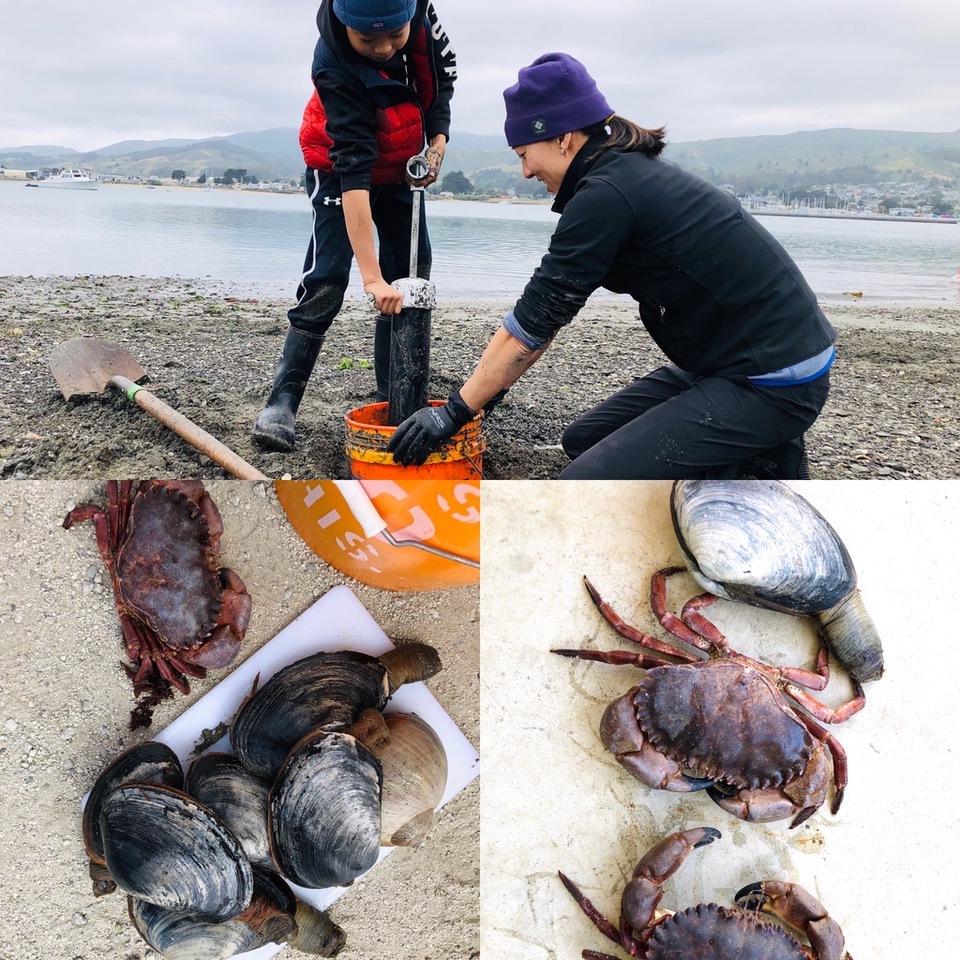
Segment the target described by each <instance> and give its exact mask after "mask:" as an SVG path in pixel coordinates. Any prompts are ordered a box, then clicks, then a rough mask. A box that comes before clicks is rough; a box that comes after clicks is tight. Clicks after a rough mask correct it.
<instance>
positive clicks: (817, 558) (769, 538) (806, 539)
mask: <svg viewBox="0 0 960 960" xmlns="http://www.w3.org/2000/svg"><path fill="white" fill-rule="evenodd" d="M670 506H671V513H672V516H673V527H674V530H675V531H676V534H677V540H678V541H679V543H680V550H681V552H682V554H683V558H684V561H685V562H686V565H687V567H688V568H689V570H690V573H691V575H692V576H693V578H694V579H695V580H696V581H697V582H698V583H699V584H700V585H701V586H702V587H703V588H704V589H705V590H707V591H709V592H710V593H712V594H715V595H716V596H718V597H723V598H725V599H727V600H736V601H740V602H743V603H750V604H753V605H754V606H758V607H767V608H770V609H772V610H779V611H781V612H783V613H789V614H793V615H797V616H810V617H813V618H814V619H816V621H817V626H818V630H819V631H820V634H821V636H822V637H823V638H824V639H825V640H826V642H827V643H828V644H829V645H830V646H831V649H832V650H833V652H834V653H835V654H836V656H837V659H838V660H840V662H841V663H842V664H843V665H844V666H845V667H846V668H847V670H849V671H850V674H851V676H852V677H853V678H854V679H855V680H859V681H866V680H875V679H877V678H878V677H879V676H880V675H881V674H882V673H883V650H882V647H881V643H880V638H879V636H878V635H877V631H876V628H875V627H874V625H873V621H872V620H871V619H870V616H869V614H868V613H867V611H866V609H865V608H864V606H863V602H862V600H861V598H860V591H859V590H858V589H857V574H856V570H855V569H854V566H853V561H852V560H851V559H850V554H849V553H848V552H847V548H846V547H845V546H844V544H843V541H842V540H841V539H840V537H839V536H838V535H837V532H836V531H835V530H834V529H833V527H832V526H831V525H830V524H829V523H828V522H827V521H826V520H825V519H824V518H823V516H822V515H821V514H820V513H819V512H818V511H817V510H816V509H815V508H814V507H813V506H812V505H811V504H810V503H808V502H807V501H806V500H804V498H803V497H801V496H800V495H799V494H798V493H795V492H794V491H793V490H792V489H791V488H790V487H788V486H787V485H786V484H784V483H780V482H779V481H775V480H773V481H770V480H678V481H677V482H676V483H675V484H674V486H673V492H672V495H671V498H670Z"/></svg>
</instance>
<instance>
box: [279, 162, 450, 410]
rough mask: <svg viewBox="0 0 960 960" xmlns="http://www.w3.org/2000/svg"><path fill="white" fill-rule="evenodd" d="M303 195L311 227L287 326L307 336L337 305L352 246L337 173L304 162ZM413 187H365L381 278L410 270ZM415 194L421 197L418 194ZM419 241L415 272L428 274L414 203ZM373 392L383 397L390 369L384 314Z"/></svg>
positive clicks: (316, 332) (320, 328)
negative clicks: (309, 208)
mask: <svg viewBox="0 0 960 960" xmlns="http://www.w3.org/2000/svg"><path fill="white" fill-rule="evenodd" d="M306 186H307V195H308V196H309V197H310V203H311V205H312V207H313V227H312V230H311V233H310V242H309V244H308V246H307V255H306V257H305V259H304V263H303V276H302V277H301V278H300V286H299V287H298V288H297V305H296V306H295V307H293V308H292V309H291V310H289V311H288V313H287V319H288V320H289V321H290V326H292V327H296V328H297V329H298V330H303V331H304V332H305V333H309V334H310V335H311V336H315V337H319V336H323V335H324V334H325V333H326V332H327V330H328V329H329V327H330V325H331V324H332V323H333V319H334V317H336V315H337V313H339V311H340V307H341V306H342V305H343V297H344V293H345V292H346V289H347V284H348V283H349V282H350V265H351V263H352V262H353V250H352V249H351V247H350V239H349V237H348V236H347V227H346V224H345V223H344V220H343V205H342V203H343V201H342V198H341V195H340V177H339V176H338V175H336V174H327V173H321V172H320V171H319V170H312V169H310V168H309V167H308V168H307V175H306ZM413 196H414V192H413V191H412V190H411V189H410V187H409V185H408V184H406V183H389V184H384V185H381V186H372V187H371V188H370V211H371V213H372V214H373V223H374V226H375V227H376V231H377V236H378V238H379V241H380V243H379V250H378V258H379V261H380V270H381V271H382V273H383V278H384V280H386V281H387V283H393V281H394V280H399V279H400V278H401V277H406V276H408V275H409V273H410V219H411V216H412V213H413ZM417 198H418V199H419V200H420V202H421V204H422V203H423V200H422V194H417ZM420 214H421V216H420V243H419V250H418V254H417V275H418V276H420V277H422V278H423V279H425V280H429V279H430V267H431V264H432V253H431V250H430V238H429V237H428V236H427V224H426V218H425V217H424V216H423V207H422V206H421V209H420ZM373 344H374V349H373V357H374V366H375V368H376V374H377V393H378V395H380V394H382V396H381V397H380V399H383V400H385V399H386V390H387V384H388V383H389V369H390V320H389V319H388V318H383V317H378V318H377V322H376V330H375V332H374V338H373Z"/></svg>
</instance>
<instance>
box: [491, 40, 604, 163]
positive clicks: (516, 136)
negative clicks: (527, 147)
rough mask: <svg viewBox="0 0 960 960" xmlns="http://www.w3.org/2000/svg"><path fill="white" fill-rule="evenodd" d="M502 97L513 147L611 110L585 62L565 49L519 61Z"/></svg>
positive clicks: (555, 134) (567, 130)
mask: <svg viewBox="0 0 960 960" xmlns="http://www.w3.org/2000/svg"><path fill="white" fill-rule="evenodd" d="M503 101H504V103H505V104H506V107H507V119H506V122H505V123H504V125H503V132H504V133H505V134H506V135H507V143H508V144H509V145H510V146H511V147H519V146H521V145H522V144H525V143H539V142H540V141H541V140H550V139H552V138H553V137H562V136H563V135H564V134H565V133H570V132H571V131H573V130H582V129H583V128H584V127H589V126H590V124H592V123H599V122H600V121H601V120H606V119H608V118H609V117H610V116H612V115H613V108H612V107H611V106H610V104H609V103H607V100H606V98H605V97H604V95H603V94H602V93H601V92H600V91H599V90H598V89H597V83H596V81H595V80H594V79H593V77H591V76H590V74H589V73H587V68H586V67H585V66H584V65H583V64H582V63H581V62H580V61H579V60H575V59H574V58H573V57H571V56H570V55H569V54H567V53H545V54H544V55H543V56H542V57H537V59H536V60H534V61H533V63H531V64H530V66H529V67H523V68H522V69H521V70H520V72H519V73H518V74H517V82H516V83H515V84H514V85H513V86H512V87H508V88H507V89H506V90H504V91H503Z"/></svg>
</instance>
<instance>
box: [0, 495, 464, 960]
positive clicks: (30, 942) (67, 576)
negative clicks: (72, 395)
mask: <svg viewBox="0 0 960 960" xmlns="http://www.w3.org/2000/svg"><path fill="white" fill-rule="evenodd" d="M207 488H208V490H209V492H210V494H211V496H212V497H213V499H214V501H215V502H216V503H217V505H218V507H219V509H220V512H221V515H222V517H223V523H224V528H225V531H224V535H223V540H222V544H223V552H222V562H223V563H224V564H225V565H227V566H229V567H231V568H233V569H234V570H236V571H237V572H238V573H239V574H240V575H241V576H242V578H243V580H244V581H245V583H246V586H247V589H248V591H249V592H250V594H251V596H252V597H253V598H254V603H253V614H252V618H251V623H250V628H249V630H248V633H247V636H246V640H245V642H244V645H243V649H242V652H241V657H240V659H239V660H238V661H237V662H238V663H239V662H241V661H242V660H245V659H246V658H247V657H249V655H250V654H252V653H253V652H255V651H256V650H258V649H259V648H260V647H261V646H262V645H263V644H264V643H265V642H267V641H268V640H269V639H271V638H272V637H273V636H274V635H275V634H276V633H277V632H278V631H279V630H281V629H282V628H283V627H285V626H286V625H287V624H288V623H290V622H291V621H292V620H294V619H295V618H296V617H297V616H298V615H300V614H301V613H302V612H303V611H304V610H306V609H307V608H308V607H309V606H310V605H311V604H312V603H313V602H314V601H315V600H316V599H318V598H320V597H323V596H324V595H325V594H326V593H327V591H329V590H330V589H331V588H333V587H335V586H337V585H340V584H345V583H348V582H349V585H350V587H351V589H352V590H353V591H354V593H355V594H356V596H357V598H358V599H359V600H360V602H361V603H362V604H363V605H364V607H366V609H367V610H368V611H369V612H370V613H371V614H372V616H373V618H374V619H375V620H376V622H377V623H378V624H379V625H380V626H381V627H382V629H383V630H384V631H385V632H386V633H387V634H388V636H390V637H392V638H395V639H396V640H397V641H398V642H402V641H403V640H410V639H419V640H423V641H426V642H427V643H430V644H432V645H434V646H435V647H436V648H437V649H438V650H439V652H440V654H441V658H442V660H443V663H444V668H443V670H442V671H441V672H440V673H439V674H438V675H437V676H436V677H435V678H433V679H432V680H430V681H429V682H428V684H427V686H428V688H429V689H430V691H431V692H432V693H433V694H434V696H436V698H437V699H438V700H439V702H440V703H441V705H442V706H443V707H444V709H445V710H446V711H447V712H448V713H449V714H450V716H451V717H452V718H453V720H454V721H455V722H456V724H457V725H458V726H459V727H460V729H461V730H462V731H463V732H464V734H465V735H466V736H467V738H468V740H469V741H470V742H471V743H472V744H473V745H474V746H475V747H479V691H478V683H479V679H478V668H479V612H478V611H479V606H478V604H479V589H478V588H477V587H460V588H457V589H454V590H449V591H445V592H427V593H418V594H409V593H391V592H387V591H384V590H378V589H375V588H372V587H365V586H363V585H361V584H358V583H356V582H355V581H348V580H347V578H346V577H344V576H342V575H341V574H339V573H337V571H335V570H333V569H332V568H331V567H329V566H327V565H326V564H325V563H323V562H322V561H321V560H320V559H319V558H318V557H317V556H316V555H314V554H313V553H312V552H311V551H310V550H309V549H308V548H307V547H306V545H305V544H304V543H303V541H302V540H301V539H300V538H299V536H297V534H296V533H295V531H294V530H293V528H292V527H291V525H290V524H289V522H288V521H287V519H286V516H285V514H284V513H283V511H282V509H281V507H280V505H279V503H278V501H277V498H276V494H275V492H274V488H273V486H272V485H265V484H262V483H243V482H239V481H214V482H210V483H208V484H207ZM88 501H95V502H98V503H103V502H104V492H103V484H102V483H101V482H98V481H88V480H75V481H71V482H66V481H62V482H53V481H51V482H36V483H35V482H25V483H20V482H17V481H8V482H5V483H4V484H3V485H2V488H0V558H2V559H3V564H2V570H0V592H2V596H3V597H4V600H3V604H2V607H0V650H2V651H3V663H4V670H3V677H2V679H0V789H2V792H3V795H4V797H5V798H6V802H5V809H6V811H7V813H6V816H5V818H4V824H3V826H2V828H0V883H2V885H3V889H4V891H5V893H4V897H5V900H6V903H7V906H8V909H7V910H5V911H4V913H3V916H2V917H0V956H2V957H3V960H145V958H156V957H157V956H158V954H156V953H154V952H153V951H152V950H150V949H149V948H148V947H147V945H146V944H145V943H144V942H143V941H141V940H140V938H139V936H138V934H137V933H136V931H135V930H134V929H133V927H132V926H131V924H130V922H129V920H128V918H127V913H126V899H125V898H124V897H123V896H121V895H120V894H114V895H112V896H109V897H104V898H102V899H99V900H96V899H94V897H93V895H92V893H91V885H90V881H89V879H88V876H87V862H86V856H85V854H84V851H83V846H82V843H81V839H80V800H81V797H83V795H84V794H85V793H86V792H87V790H89V788H90V786H91V784H92V783H93V780H94V778H95V777H96V775H97V773H98V772H99V770H100V768H101V767H102V766H103V765H104V764H105V763H107V762H108V761H110V760H112V759H113V758H114V757H115V756H116V755H117V754H118V753H119V752H120V751H121V750H122V749H124V748H125V747H127V746H130V745H132V744H134V743H137V742H140V741H141V740H145V739H149V736H150V734H149V731H144V730H139V731H136V732H132V731H130V730H129V729H128V716H129V712H130V709H131V707H132V695H131V687H130V683H129V681H128V680H127V678H126V676H125V675H124V673H123V671H122V669H121V665H120V662H121V660H122V643H121V639H120V634H119V625H118V620H117V615H116V607H115V604H114V600H113V595H112V591H111V588H110V582H109V577H108V576H107V574H106V573H105V571H104V569H103V564H102V561H101V559H100V555H99V553H98V551H97V548H96V544H95V540H94V534H93V529H92V527H91V526H90V525H89V524H82V525H80V526H77V527H74V528H73V529H71V530H64V529H62V527H61V522H62V520H63V517H64V516H65V515H66V513H67V512H68V511H69V510H70V509H71V508H72V507H73V506H75V505H77V504H80V503H85V502H88ZM225 673H226V671H211V673H210V675H209V677H208V678H207V679H206V680H203V681H195V682H194V683H193V690H192V692H191V694H190V696H187V697H183V696H177V697H176V698H175V699H174V700H172V701H166V702H164V704H163V705H162V706H161V707H160V708H159V709H158V710H157V712H156V715H155V718H154V727H153V729H155V730H158V731H159V730H161V729H163V728H164V727H165V726H166V725H167V724H168V723H170V721H171V720H173V719H174V718H175V717H178V716H179V715H180V714H181V713H182V712H183V711H184V710H185V709H187V707H189V706H190V705H192V704H193V703H195V702H196V701H197V700H198V699H199V698H200V697H202V696H203V695H204V694H205V693H206V692H208V691H209V690H210V689H211V688H212V687H213V686H214V685H215V684H216V683H217V682H218V680H219V679H221V678H222V676H224V675H225ZM478 804H479V784H478V782H477V781H474V783H473V784H471V785H470V786H469V787H468V788H467V789H466V790H465V791H464V792H463V793H461V794H460V795H459V796H458V797H457V798H456V799H454V800H453V801H452V802H451V803H449V804H448V805H446V806H445V807H444V808H443V810H442V811H441V813H440V815H439V817H438V821H437V823H436V824H435V826H434V828H433V831H432V832H431V834H430V835H429V837H428V839H427V840H426V842H425V843H424V844H423V845H422V846H420V847H419V848H416V849H398V850H396V851H395V852H394V853H392V854H391V855H390V856H389V857H388V858H387V859H386V860H385V861H384V862H383V863H381V864H379V865H378V866H377V867H375V868H374V870H373V871H372V872H371V873H370V874H369V875H368V876H367V877H366V878H364V879H362V880H361V881H359V882H358V883H357V884H356V886H355V887H354V889H352V890H350V891H348V892H347V893H346V894H345V895H344V896H343V897H342V898H341V899H340V900H339V901H338V902H337V903H336V904H335V906H334V908H333V910H332V915H333V917H334V919H335V920H336V921H337V922H338V923H339V924H340V925H341V926H342V927H343V928H344V929H345V930H346V932H347V937H348V940H347V946H346V948H345V949H344V951H343V952H342V953H341V954H340V956H341V957H342V958H344V960H383V958H386V957H389V958H391V960H423V958H425V957H429V958H443V960H448V958H449V960H469V958H471V957H474V956H476V955H477V954H476V950H477V943H478V924H479V899H478V898H479V852H478V843H479V811H478ZM281 956H282V957H287V956H303V955H302V954H294V953H293V951H292V950H290V949H286V950H284V952H283V953H282V954H281Z"/></svg>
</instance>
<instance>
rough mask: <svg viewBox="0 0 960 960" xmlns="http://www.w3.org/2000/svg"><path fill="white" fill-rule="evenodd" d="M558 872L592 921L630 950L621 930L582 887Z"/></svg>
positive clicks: (561, 872)
mask: <svg viewBox="0 0 960 960" xmlns="http://www.w3.org/2000/svg"><path fill="white" fill-rule="evenodd" d="M558 873H559V875H560V880H561V882H562V883H563V885H564V886H565V887H566V888H567V891H568V892H569V894H570V896H571V897H573V899H574V900H576V901H577V906H579V907H580V909H581V910H582V911H583V912H584V913H585V914H586V915H587V917H588V918H589V919H590V922H591V923H593V925H594V926H595V927H596V928H597V929H598V930H599V931H600V932H601V933H602V934H603V935H604V936H605V937H606V938H607V939H608V940H612V941H613V942H614V943H615V944H617V945H618V946H623V948H624V949H625V950H627V951H628V952H629V951H630V948H629V947H628V946H626V945H625V944H624V943H623V941H622V938H621V936H620V931H619V930H618V929H617V928H616V927H615V926H614V925H613V924H612V923H611V922H610V921H609V920H608V919H607V918H606V917H605V916H604V915H603V914H602V913H601V912H600V911H599V910H598V909H597V908H596V907H595V906H594V905H593V904H592V903H591V902H590V901H589V900H588V899H587V898H586V897H585V896H584V895H583V894H582V893H581V892H580V888H579V887H578V886H577V885H576V884H575V883H574V882H573V881H572V880H571V879H570V878H569V877H568V876H567V875H566V874H565V873H563V871H558ZM630 955H631V956H634V957H635V956H636V953H635V952H632V953H630ZM600 956H602V954H600Z"/></svg>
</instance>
